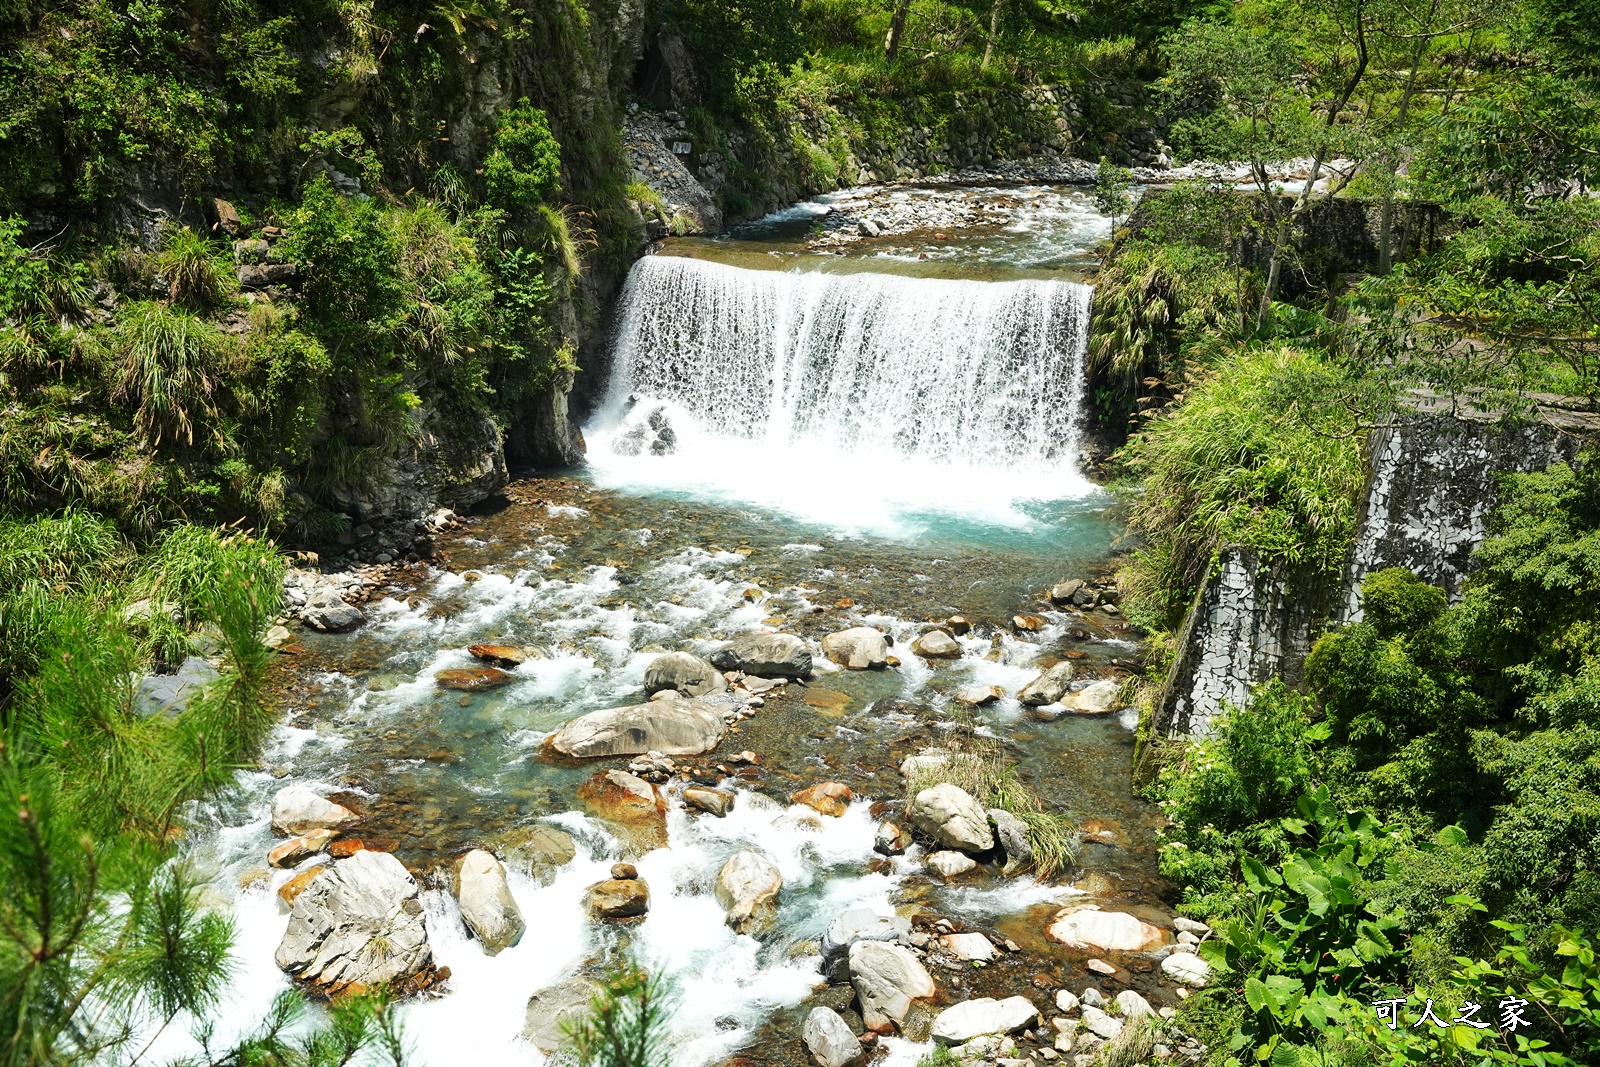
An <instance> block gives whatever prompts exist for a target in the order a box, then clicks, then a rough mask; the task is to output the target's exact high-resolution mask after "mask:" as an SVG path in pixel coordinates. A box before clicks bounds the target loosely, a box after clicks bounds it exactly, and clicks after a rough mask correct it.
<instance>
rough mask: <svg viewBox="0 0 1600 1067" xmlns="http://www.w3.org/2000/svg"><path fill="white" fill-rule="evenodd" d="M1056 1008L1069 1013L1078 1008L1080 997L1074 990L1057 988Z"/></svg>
mask: <svg viewBox="0 0 1600 1067" xmlns="http://www.w3.org/2000/svg"><path fill="white" fill-rule="evenodd" d="M1056 1009H1057V1010H1058V1011H1061V1012H1065V1013H1068V1014H1070V1013H1072V1012H1075V1011H1077V1010H1078V998H1077V996H1076V995H1075V994H1074V993H1073V992H1072V990H1070V989H1058V990H1056Z"/></svg>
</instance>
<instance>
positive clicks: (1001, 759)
mask: <svg viewBox="0 0 1600 1067" xmlns="http://www.w3.org/2000/svg"><path fill="white" fill-rule="evenodd" d="M936 751H937V752H938V754H939V755H940V756H941V757H943V758H942V759H941V760H940V761H938V762H937V763H935V762H933V761H926V762H922V763H919V764H917V765H915V766H914V768H913V770H912V772H911V773H910V774H909V775H907V776H906V799H908V800H910V799H912V798H914V797H916V795H917V794H918V793H920V792H922V791H923V790H924V789H929V788H932V787H933V786H936V785H944V784H948V785H953V786H956V787H957V788H959V789H961V790H963V791H964V792H966V793H968V794H970V795H971V796H972V797H973V798H974V799H976V800H977V801H978V803H980V804H982V805H983V806H984V807H985V808H1000V809H1001V810H1003V811H1007V812H1010V813H1011V814H1012V815H1015V816H1016V817H1017V818H1018V819H1020V820H1021V821H1022V823H1023V825H1024V826H1026V827H1027V828H1028V847H1029V848H1031V849H1032V850H1033V866H1034V870H1036V871H1037V872H1038V874H1039V876H1040V877H1041V878H1053V877H1055V876H1057V875H1059V874H1062V873H1064V872H1065V871H1067V870H1068V869H1069V868H1071V866H1072V864H1073V862H1074V861H1075V860H1076V859H1077V826H1076V825H1075V824H1074V823H1073V821H1072V820H1071V819H1070V818H1068V817H1067V816H1065V815H1060V814H1057V813H1055V812H1049V811H1045V810H1044V804H1043V802H1042V801H1040V799H1039V797H1038V796H1037V795H1036V794H1035V793H1034V792H1033V790H1032V789H1030V788H1028V786H1027V784H1026V783H1025V782H1023V781H1022V778H1021V776H1019V775H1018V774H1017V770H1016V768H1015V767H1013V766H1011V765H1010V764H1008V763H1007V762H1006V760H1005V755H1004V753H1003V752H1001V750H1000V744H999V742H997V741H994V740H992V739H990V738H986V737H983V736H981V735H980V734H978V733H977V731H975V730H974V729H973V728H972V724H971V722H970V721H968V722H958V724H957V726H956V728H955V729H954V730H952V731H951V733H950V734H949V736H948V737H947V739H946V741H945V743H944V745H943V746H942V747H941V748H940V749H938V750H936Z"/></svg>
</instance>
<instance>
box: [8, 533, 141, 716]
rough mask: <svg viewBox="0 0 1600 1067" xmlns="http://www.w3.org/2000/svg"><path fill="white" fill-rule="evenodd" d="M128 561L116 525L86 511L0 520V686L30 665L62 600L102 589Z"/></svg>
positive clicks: (128, 551) (127, 550) (122, 571)
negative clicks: (34, 517)
mask: <svg viewBox="0 0 1600 1067" xmlns="http://www.w3.org/2000/svg"><path fill="white" fill-rule="evenodd" d="M132 562H133V552H132V550H131V549H130V548H129V546H128V544H127V542H126V541H124V540H123V538H122V536H121V535H120V534H119V533H117V530H116V527H115V526H113V525H112V524H111V523H110V522H108V521H107V520H105V519H102V518H100V517H99V516H96V515H92V514H90V513H88V512H85V511H79V510H77V509H73V508H68V509H67V510H65V511H63V512H61V514H59V515H55V516H47V517H43V518H36V519H18V518H4V519H0V685H4V684H5V683H6V682H8V681H9V680H10V679H11V678H13V677H14V676H15V675H16V674H18V673H19V672H22V671H27V670H31V669H32V668H33V666H34V665H35V663H36V662H37V660H38V653H39V647H40V644H41V642H42V641H43V640H44V639H45V637H46V635H47V634H48V633H49V632H50V630H51V627H52V626H53V625H54V622H55V619H56V616H57V613H58V610H59V606H60V604H61V602H62V601H63V600H65V599H66V598H69V597H74V596H80V595H83V594H85V593H87V592H89V591H91V590H95V589H100V588H104V587H105V586H106V585H107V584H108V583H110V582H112V581H114V580H115V579H116V578H118V577H119V576H121V575H123V574H125V573H126V572H127V571H128V569H129V568H130V567H131V565H132Z"/></svg>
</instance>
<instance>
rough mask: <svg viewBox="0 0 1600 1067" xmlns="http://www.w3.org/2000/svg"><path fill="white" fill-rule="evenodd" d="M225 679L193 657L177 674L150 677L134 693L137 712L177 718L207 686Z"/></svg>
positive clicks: (135, 712) (141, 680)
mask: <svg viewBox="0 0 1600 1067" xmlns="http://www.w3.org/2000/svg"><path fill="white" fill-rule="evenodd" d="M220 677H222V676H221V675H220V674H218V673H217V670H216V668H215V667H213V666H211V664H209V663H207V662H206V661H205V660H203V659H201V658H200V657H199V656H190V657H188V658H187V659H185V660H184V661H183V663H182V665H180V666H179V667H178V671H177V673H176V674H147V675H145V676H144V677H143V678H141V679H139V685H138V687H137V688H136V689H134V691H133V712H134V714H135V715H142V716H145V717H146V718H148V717H150V716H153V715H167V716H173V715H177V714H179V713H181V712H183V711H186V710H187V709H188V707H189V704H190V702H191V701H193V700H194V698H195V697H197V696H199V695H200V694H201V693H203V692H205V688H206V686H208V685H210V684H211V683H212V682H214V681H216V680H217V679H218V678H220Z"/></svg>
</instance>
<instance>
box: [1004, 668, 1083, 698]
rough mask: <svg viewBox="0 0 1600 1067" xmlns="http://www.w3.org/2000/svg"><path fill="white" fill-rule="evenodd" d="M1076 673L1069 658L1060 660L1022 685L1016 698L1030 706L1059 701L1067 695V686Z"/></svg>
mask: <svg viewBox="0 0 1600 1067" xmlns="http://www.w3.org/2000/svg"><path fill="white" fill-rule="evenodd" d="M1076 673H1077V671H1076V668H1074V667H1073V666H1072V661H1071V660H1062V661H1061V662H1060V663H1057V664H1056V665H1055V666H1054V667H1051V668H1050V669H1049V670H1047V671H1045V672H1044V673H1043V674H1041V675H1039V677H1037V678H1035V679H1034V680H1033V681H1031V682H1029V683H1028V684H1027V685H1025V686H1023V687H1022V689H1021V690H1020V691H1019V692H1018V693H1017V699H1018V700H1019V701H1021V702H1022V703H1023V704H1024V705H1025V706H1027V707H1030V708H1037V707H1042V706H1044V705H1045V704H1056V703H1059V702H1060V700H1061V698H1062V697H1064V696H1066V695H1067V686H1068V685H1069V684H1071V682H1072V677H1073V675H1074V674H1076Z"/></svg>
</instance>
